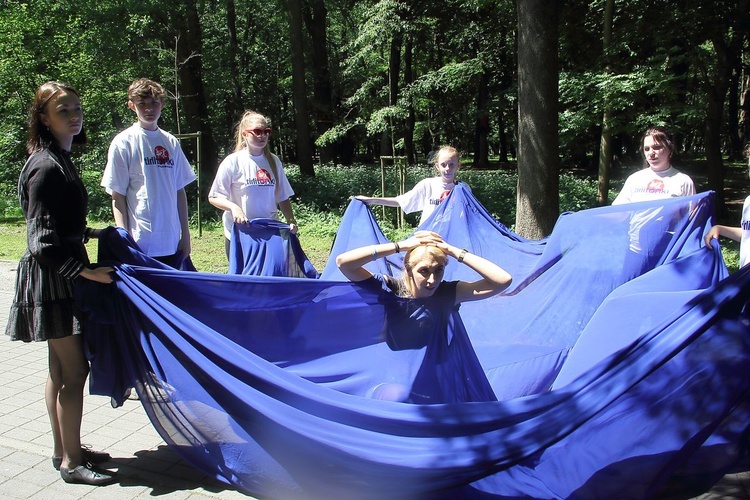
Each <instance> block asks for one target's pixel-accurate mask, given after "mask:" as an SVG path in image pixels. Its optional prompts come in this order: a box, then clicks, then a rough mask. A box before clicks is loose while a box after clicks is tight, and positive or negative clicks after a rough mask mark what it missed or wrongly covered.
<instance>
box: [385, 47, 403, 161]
mask: <svg viewBox="0 0 750 500" xmlns="http://www.w3.org/2000/svg"><path fill="white" fill-rule="evenodd" d="M402 43H403V37H402V35H401V34H400V33H395V34H394V35H393V38H392V39H391V51H390V56H389V57H388V105H389V106H395V105H396V102H397V101H398V78H399V74H400V73H401V45H402ZM389 124H390V126H389V130H388V132H386V133H384V134H383V135H382V136H381V141H380V155H381V156H395V155H396V150H395V143H394V139H395V137H396V130H397V124H396V123H394V122H393V119H392V118H391V119H389Z"/></svg>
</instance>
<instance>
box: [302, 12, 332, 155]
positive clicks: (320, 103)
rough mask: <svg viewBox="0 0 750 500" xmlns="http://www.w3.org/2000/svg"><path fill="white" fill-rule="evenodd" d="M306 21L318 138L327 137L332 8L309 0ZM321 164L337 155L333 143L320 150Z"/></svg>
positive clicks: (329, 105)
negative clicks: (329, 14) (329, 32)
mask: <svg viewBox="0 0 750 500" xmlns="http://www.w3.org/2000/svg"><path fill="white" fill-rule="evenodd" d="M303 14H304V20H305V26H306V27H307V32H308V33H309V34H310V40H311V42H312V43H311V44H310V53H311V56H312V57H311V59H312V64H311V67H310V72H311V74H312V81H313V94H312V95H313V111H314V117H315V124H316V127H317V135H318V136H321V135H323V134H325V133H326V132H327V131H328V129H330V128H331V125H333V117H334V105H333V94H332V83H331V70H330V66H329V63H328V60H329V58H328V37H327V33H326V30H327V26H328V9H326V6H325V3H324V2H323V0H307V1H306V2H305V3H304V9H303ZM319 154H320V161H321V162H322V163H326V162H330V161H332V160H333V159H334V156H335V147H334V145H333V144H326V145H325V146H323V147H321V148H319Z"/></svg>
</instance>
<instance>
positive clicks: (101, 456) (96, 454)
mask: <svg viewBox="0 0 750 500" xmlns="http://www.w3.org/2000/svg"><path fill="white" fill-rule="evenodd" d="M81 451H82V452H83V460H84V462H89V463H91V464H100V463H102V462H106V461H107V460H109V459H110V456H109V453H107V452H106V451H94V450H92V449H91V445H88V444H84V445H83V446H81Z"/></svg>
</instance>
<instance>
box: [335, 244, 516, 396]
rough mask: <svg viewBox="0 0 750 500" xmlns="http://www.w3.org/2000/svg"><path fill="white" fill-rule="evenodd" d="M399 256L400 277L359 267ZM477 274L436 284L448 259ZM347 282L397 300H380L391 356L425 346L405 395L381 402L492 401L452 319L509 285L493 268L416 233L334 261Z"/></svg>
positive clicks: (462, 333)
mask: <svg viewBox="0 0 750 500" xmlns="http://www.w3.org/2000/svg"><path fill="white" fill-rule="evenodd" d="M402 251H404V252H406V254H405V256H404V272H403V276H402V277H401V278H394V277H392V276H385V275H379V274H375V275H373V274H372V273H371V272H370V271H368V270H367V269H365V268H364V265H365V264H366V263H368V262H369V261H371V260H375V259H378V258H382V257H386V256H388V255H393V254H394V253H400V252H402ZM449 257H453V258H455V259H456V260H457V261H458V262H459V263H463V264H466V265H467V266H469V267H470V268H472V269H473V270H474V271H476V272H477V273H478V274H479V275H480V277H481V279H479V280H477V281H443V275H444V273H445V267H446V265H447V264H448V258H449ZM336 264H337V265H338V267H339V269H340V270H341V272H342V273H343V274H344V276H346V277H347V278H348V279H349V280H351V281H353V282H356V283H358V284H361V285H362V286H365V287H368V288H372V287H377V288H380V289H382V290H383V291H384V292H385V293H387V294H390V295H396V296H397V297H398V300H389V301H384V304H385V308H386V317H387V325H386V326H387V328H386V342H387V343H388V346H389V347H390V348H391V349H393V350H402V349H420V348H422V347H427V349H426V351H425V356H424V359H423V361H422V366H421V367H420V370H419V373H418V374H417V376H416V378H415V380H414V383H413V384H412V387H411V388H410V389H409V394H408V395H405V396H404V397H398V398H391V397H387V398H386V399H396V400H406V401H409V402H413V403H422V404H434V403H453V402H467V401H489V400H494V399H495V395H494V393H493V391H492V388H491V387H490V385H489V382H488V381H487V378H486V377H485V375H484V371H483V370H482V367H481V365H480V364H479V361H478V360H477V358H476V354H475V353H474V350H473V348H472V347H471V343H470V342H469V338H468V335H467V333H466V329H465V328H464V326H463V322H462V321H461V319H460V316H459V315H458V305H459V304H460V303H462V302H468V301H472V300H480V299H486V298H489V297H492V296H493V295H496V294H498V293H500V292H502V291H503V290H505V289H506V288H508V286H509V285H510V283H511V279H512V278H511V276H510V274H508V273H507V272H506V271H505V270H504V269H502V268H501V267H500V266H498V265H496V264H494V263H492V262H490V261H488V260H487V259H484V258H483V257H480V256H478V255H474V254H471V253H469V252H468V251H467V250H466V249H460V248H457V247H455V246H453V245H450V244H448V243H446V242H445V241H443V238H442V237H441V236H440V235H439V234H437V233H434V232H432V231H418V232H416V233H414V235H413V236H411V237H410V238H408V239H406V240H403V241H401V242H394V243H384V244H379V245H370V246H365V247H360V248H355V249H353V250H349V251H348V252H344V253H342V254H341V255H339V256H338V257H337V258H336Z"/></svg>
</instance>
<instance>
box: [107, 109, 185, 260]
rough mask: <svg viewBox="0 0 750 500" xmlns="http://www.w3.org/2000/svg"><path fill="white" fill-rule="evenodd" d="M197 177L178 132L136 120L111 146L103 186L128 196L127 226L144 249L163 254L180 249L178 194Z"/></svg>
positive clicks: (150, 252) (160, 255)
mask: <svg viewBox="0 0 750 500" xmlns="http://www.w3.org/2000/svg"><path fill="white" fill-rule="evenodd" d="M194 180H195V172H193V168H192V167H191V166H190V163H188V160H187V158H186V157H185V153H183V151H182V148H181V147H180V141H179V140H178V139H177V138H176V137H175V136H173V135H172V134H170V133H169V132H166V131H164V130H162V129H160V128H157V129H156V130H146V129H144V128H143V127H141V126H140V125H139V124H138V123H135V124H133V126H131V127H129V128H127V129H125V130H123V131H122V132H120V133H119V134H117V136H116V137H115V138H114V139H113V140H112V143H111V144H110V145H109V152H108V153H107V166H106V167H105V168H104V174H103V175H102V182H101V185H102V186H103V187H104V189H105V190H106V191H107V193H109V194H110V195H111V194H112V193H113V192H116V193H119V194H121V195H123V196H125V199H126V201H127V204H128V213H127V218H128V229H129V232H130V235H131V236H132V237H133V239H134V240H135V242H136V243H138V246H139V247H140V248H141V250H142V251H143V252H144V253H145V254H146V255H149V256H151V257H162V256H165V255H172V254H174V253H175V252H176V251H177V245H178V244H179V243H180V235H181V233H182V226H181V224H180V214H179V210H178V207H177V193H178V192H179V190H180V189H182V188H184V187H185V186H187V185H188V184H190V183H191V182H193V181H194Z"/></svg>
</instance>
